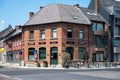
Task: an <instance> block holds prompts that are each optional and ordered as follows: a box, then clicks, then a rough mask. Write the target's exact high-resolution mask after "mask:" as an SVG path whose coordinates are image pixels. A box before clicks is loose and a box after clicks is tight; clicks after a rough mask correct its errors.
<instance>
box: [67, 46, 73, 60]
mask: <svg viewBox="0 0 120 80" xmlns="http://www.w3.org/2000/svg"><path fill="white" fill-rule="evenodd" d="M66 52H67V53H69V54H70V58H71V60H73V56H74V48H73V47H67V48H66Z"/></svg>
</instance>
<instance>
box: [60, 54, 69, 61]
mask: <svg viewBox="0 0 120 80" xmlns="http://www.w3.org/2000/svg"><path fill="white" fill-rule="evenodd" d="M62 60H64V61H67V60H70V54H69V53H67V52H64V53H62Z"/></svg>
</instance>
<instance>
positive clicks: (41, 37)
mask: <svg viewBox="0 0 120 80" xmlns="http://www.w3.org/2000/svg"><path fill="white" fill-rule="evenodd" d="M40 39H45V29H41V30H40Z"/></svg>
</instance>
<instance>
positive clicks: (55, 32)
mask: <svg viewBox="0 0 120 80" xmlns="http://www.w3.org/2000/svg"><path fill="white" fill-rule="evenodd" d="M52 38H57V29H56V28H53V29H52Z"/></svg>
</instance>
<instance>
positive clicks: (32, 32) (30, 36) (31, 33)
mask: <svg viewBox="0 0 120 80" xmlns="http://www.w3.org/2000/svg"><path fill="white" fill-rule="evenodd" d="M29 38H30V39H34V31H30V35H29Z"/></svg>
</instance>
